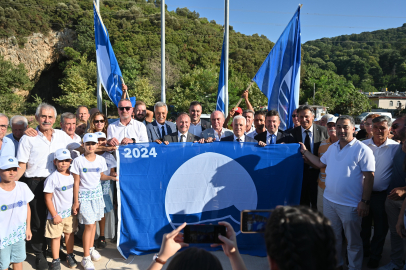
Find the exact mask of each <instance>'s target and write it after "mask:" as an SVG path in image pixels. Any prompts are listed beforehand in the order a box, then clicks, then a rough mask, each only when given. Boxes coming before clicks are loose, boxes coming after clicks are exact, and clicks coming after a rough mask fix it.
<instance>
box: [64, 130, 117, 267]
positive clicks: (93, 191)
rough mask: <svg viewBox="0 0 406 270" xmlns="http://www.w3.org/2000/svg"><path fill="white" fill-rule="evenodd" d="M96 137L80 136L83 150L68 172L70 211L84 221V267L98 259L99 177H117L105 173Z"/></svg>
mask: <svg viewBox="0 0 406 270" xmlns="http://www.w3.org/2000/svg"><path fill="white" fill-rule="evenodd" d="M97 144H98V140H97V136H96V134H94V133H87V134H85V136H84V137H83V148H84V149H85V153H84V154H83V155H81V156H80V157H77V158H76V159H75V160H73V163H72V166H71V173H72V174H73V178H74V185H73V214H75V215H76V214H77V213H78V214H79V215H78V219H79V223H81V224H84V225H85V230H84V232H83V236H82V240H83V252H84V256H83V260H82V263H81V264H82V266H83V268H84V269H85V270H90V269H94V265H93V262H92V261H98V260H100V258H101V256H100V254H99V252H97V250H95V249H94V237H95V234H96V221H100V220H101V219H102V218H103V217H104V201H103V192H102V187H101V184H100V180H103V181H105V180H113V181H117V179H116V177H114V176H107V175H105V174H104V173H103V172H104V171H106V170H107V164H106V160H105V159H104V158H103V157H101V156H99V155H96V153H95V151H96V148H97Z"/></svg>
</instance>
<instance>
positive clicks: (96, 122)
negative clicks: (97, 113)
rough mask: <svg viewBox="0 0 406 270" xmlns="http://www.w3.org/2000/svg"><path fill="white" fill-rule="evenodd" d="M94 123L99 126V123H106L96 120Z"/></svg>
mask: <svg viewBox="0 0 406 270" xmlns="http://www.w3.org/2000/svg"><path fill="white" fill-rule="evenodd" d="M93 123H95V124H98V123H102V124H103V123H104V120H94V121H93Z"/></svg>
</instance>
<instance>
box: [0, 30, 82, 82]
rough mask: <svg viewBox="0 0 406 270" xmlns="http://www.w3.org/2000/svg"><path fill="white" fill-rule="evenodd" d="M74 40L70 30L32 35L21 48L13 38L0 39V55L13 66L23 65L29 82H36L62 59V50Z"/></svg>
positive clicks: (74, 36)
mask: <svg viewBox="0 0 406 270" xmlns="http://www.w3.org/2000/svg"><path fill="white" fill-rule="evenodd" d="M75 39H76V34H75V32H74V31H73V30H70V29H64V30H63V31H60V32H55V31H51V32H49V33H48V34H46V35H45V34H41V33H34V34H32V35H31V36H29V37H26V40H27V42H26V43H25V44H24V47H22V48H21V47H19V46H18V44H17V40H16V38H15V37H10V38H6V39H0V54H1V55H2V56H4V59H5V60H8V61H11V62H12V63H13V64H15V65H18V64H20V63H22V64H24V66H25V68H26V69H27V71H28V76H29V78H30V80H33V81H35V82H37V81H38V79H39V77H40V76H41V73H42V72H43V71H44V70H47V69H48V68H49V67H51V66H52V64H53V63H55V62H56V61H58V60H59V59H60V58H61V57H63V48H65V47H70V46H72V45H73V42H74V41H75Z"/></svg>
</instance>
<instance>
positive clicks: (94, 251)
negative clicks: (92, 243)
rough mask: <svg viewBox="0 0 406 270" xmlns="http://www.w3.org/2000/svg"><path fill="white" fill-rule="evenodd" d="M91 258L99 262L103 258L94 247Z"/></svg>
mask: <svg viewBox="0 0 406 270" xmlns="http://www.w3.org/2000/svg"><path fill="white" fill-rule="evenodd" d="M90 258H92V261H94V262H97V261H99V260H100V259H101V255H100V253H99V252H98V251H97V250H95V249H94V247H93V248H91V249H90Z"/></svg>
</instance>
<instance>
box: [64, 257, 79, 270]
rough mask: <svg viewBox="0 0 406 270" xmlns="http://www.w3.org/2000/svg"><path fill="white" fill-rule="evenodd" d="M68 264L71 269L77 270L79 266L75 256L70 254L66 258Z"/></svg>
mask: <svg viewBox="0 0 406 270" xmlns="http://www.w3.org/2000/svg"><path fill="white" fill-rule="evenodd" d="M66 262H67V263H68V267H69V268H76V267H77V266H78V262H77V261H76V259H75V255H74V254H68V256H66Z"/></svg>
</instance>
